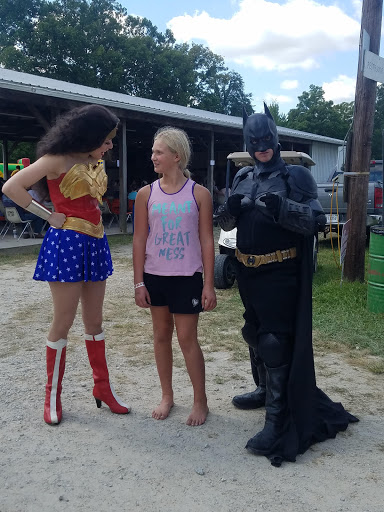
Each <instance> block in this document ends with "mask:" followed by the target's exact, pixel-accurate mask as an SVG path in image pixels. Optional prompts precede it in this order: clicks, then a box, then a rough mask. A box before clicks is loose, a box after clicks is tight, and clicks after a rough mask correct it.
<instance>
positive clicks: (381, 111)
mask: <svg viewBox="0 0 384 512" xmlns="http://www.w3.org/2000/svg"><path fill="white" fill-rule="evenodd" d="M383 130H384V85H383V84H380V85H378V87H377V95H376V109H375V119H374V125H373V135H372V152H371V154H372V158H376V159H382V158H383Z"/></svg>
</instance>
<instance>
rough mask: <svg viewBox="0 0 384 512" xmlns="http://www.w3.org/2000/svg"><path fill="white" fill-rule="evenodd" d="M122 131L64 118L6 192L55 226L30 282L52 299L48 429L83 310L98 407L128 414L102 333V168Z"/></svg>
mask: <svg viewBox="0 0 384 512" xmlns="http://www.w3.org/2000/svg"><path fill="white" fill-rule="evenodd" d="M118 123H119V119H118V118H117V117H116V116H115V115H114V114H113V113H112V112H111V111H109V110H108V109H106V108H105V107H103V106H101V105H87V106H84V107H79V108H76V109H73V110H71V111H69V112H67V113H66V114H64V115H63V116H62V117H60V118H58V120H57V121H56V123H55V124H54V126H53V127H52V128H51V129H50V130H49V131H48V132H47V134H46V135H45V136H44V137H43V138H42V140H41V141H40V142H39V144H38V147H37V153H38V160H37V161H36V162H34V163H33V164H32V165H30V166H28V167H27V168H25V169H22V170H21V171H19V172H18V173H17V174H16V175H15V176H13V177H12V178H10V179H9V180H8V181H7V182H6V183H5V185H4V187H3V188H4V193H6V194H7V195H8V196H9V197H10V198H11V199H12V200H13V201H15V202H16V203H17V204H19V205H20V206H21V207H23V208H25V209H26V210H27V211H28V212H30V213H32V214H34V215H37V216H38V217H41V218H42V219H43V220H44V221H48V223H49V224H50V227H49V229H48V231H47V233H46V235H45V238H44V240H43V243H42V246H41V250H40V254H39V256H38V260H37V265H36V269H35V273H34V276H33V277H34V279H35V280H39V281H47V282H48V283H49V286H50V290H51V294H52V304H53V321H52V324H51V327H50V330H49V333H48V339H47V342H46V364H47V377H48V381H47V385H46V395H45V404H44V420H45V422H46V423H48V424H51V425H55V424H58V423H60V422H61V419H62V404H61V390H62V380H63V376H64V370H65V360H66V347H67V337H68V332H69V330H70V328H71V326H72V324H73V321H74V318H75V315H76V311H77V307H78V304H79V302H81V311H82V318H83V323H84V328H85V333H86V334H85V344H86V348H87V352H88V357H89V362H90V364H91V367H92V370H93V379H94V388H93V396H94V398H95V400H96V405H97V407H101V403H102V402H104V403H105V404H106V405H107V406H108V407H109V408H110V410H111V411H112V412H114V413H117V414H127V413H129V411H130V409H129V407H128V406H127V405H126V404H124V403H123V402H122V401H121V400H120V399H119V398H118V396H117V395H116V393H115V391H114V389H113V386H112V384H111V383H110V380H109V372H108V367H107V362H106V357H105V341H104V332H103V328H102V320H103V313H102V312H103V302H104V295H105V288H106V279H107V278H108V276H110V275H111V274H112V271H113V267H112V260H111V254H110V251H109V247H108V241H107V238H106V235H105V233H104V227H103V224H102V220H101V214H100V209H99V206H98V204H99V203H101V201H102V196H103V194H104V193H105V190H106V185H107V176H106V174H105V171H104V168H103V165H101V164H98V161H99V160H101V159H103V157H104V155H105V154H106V153H107V152H108V151H109V150H111V149H112V147H113V142H112V139H113V138H114V137H115V135H116V131H117V125H118ZM37 183H38V184H39V186H40V187H41V189H45V188H46V187H45V185H46V186H47V187H48V190H49V195H50V199H51V201H52V203H53V205H54V212H52V211H50V210H48V209H47V208H45V207H44V205H42V204H40V203H39V202H37V201H36V200H35V199H33V198H32V197H31V195H30V194H29V193H28V189H30V188H31V187H33V189H34V188H35V187H34V186H35V184H37ZM39 197H44V196H42V195H41V194H40V196H39Z"/></svg>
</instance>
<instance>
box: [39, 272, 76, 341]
mask: <svg viewBox="0 0 384 512" xmlns="http://www.w3.org/2000/svg"><path fill="white" fill-rule="evenodd" d="M83 284H84V283H83V282H78V283H59V282H54V283H53V282H52V283H49V286H50V288H51V294H52V299H53V320H52V324H51V328H50V330H49V333H48V339H49V341H57V340H59V339H67V337H68V332H69V329H70V328H71V327H72V324H73V321H74V319H75V316H76V311H77V306H78V304H79V299H80V294H81V288H82V285H83Z"/></svg>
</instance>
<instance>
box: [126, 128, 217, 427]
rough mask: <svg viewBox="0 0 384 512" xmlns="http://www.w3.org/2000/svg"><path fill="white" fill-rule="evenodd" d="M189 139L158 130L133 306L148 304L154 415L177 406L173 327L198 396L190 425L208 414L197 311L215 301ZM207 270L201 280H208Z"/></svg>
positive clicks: (138, 232) (207, 209) (209, 235)
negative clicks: (156, 398)
mask: <svg viewBox="0 0 384 512" xmlns="http://www.w3.org/2000/svg"><path fill="white" fill-rule="evenodd" d="M190 155H191V147H190V141H189V139H188V136H187V134H186V133H185V132H184V131H183V130H179V129H176V128H173V127H164V128H161V129H160V130H158V131H157V133H156V134H155V137H154V142H153V147H152V162H153V165H154V170H155V172H156V173H157V174H158V175H159V179H158V180H157V181H155V182H154V183H152V184H151V185H146V186H144V188H141V189H140V190H139V192H138V194H137V198H136V205H135V209H136V216H135V233H134V237H133V267H134V282H135V285H134V288H135V300H136V304H137V305H138V306H140V307H142V308H150V309H151V315H152V323H153V336H154V351H155V359H156V364H157V370H158V374H159V378H160V385H161V390H162V398H161V402H160V404H159V405H158V406H157V407H156V408H155V409H154V411H153V413H152V417H153V418H155V419H157V420H164V419H165V418H167V417H168V415H169V413H170V410H171V408H172V407H173V405H174V396H173V388H172V365H173V363H172V361H173V356H172V335H173V331H174V328H175V327H176V333H177V338H178V341H179V345H180V347H181V350H182V353H183V356H184V359H185V362H186V366H187V370H188V373H189V377H190V379H191V382H192V386H193V392H194V400H193V407H192V411H191V413H190V415H189V416H188V419H187V422H186V423H187V425H191V426H198V425H202V424H203V423H204V422H205V420H206V417H207V414H208V404H207V396H206V392H205V364H204V356H203V353H202V351H201V348H200V345H199V342H198V339H197V325H198V319H199V314H200V313H201V312H202V311H210V310H212V309H214V308H215V307H216V296H215V291H214V287H213V265H214V243H213V228H212V199H211V195H210V193H209V191H208V190H207V189H205V188H204V187H202V186H201V185H197V184H196V183H195V182H194V181H192V180H191V179H190V177H189V176H190V175H189V171H188V170H187V165H188V162H189V159H190ZM203 272H204V282H203Z"/></svg>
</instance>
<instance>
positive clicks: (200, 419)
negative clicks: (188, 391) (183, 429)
mask: <svg viewBox="0 0 384 512" xmlns="http://www.w3.org/2000/svg"><path fill="white" fill-rule="evenodd" d="M208 412H209V409H208V405H207V404H206V403H199V402H197V403H194V404H193V407H192V411H191V414H190V415H189V416H188V419H187V425H189V426H191V427H198V426H199V425H202V424H203V423H205V420H206V419H207V416H208Z"/></svg>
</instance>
